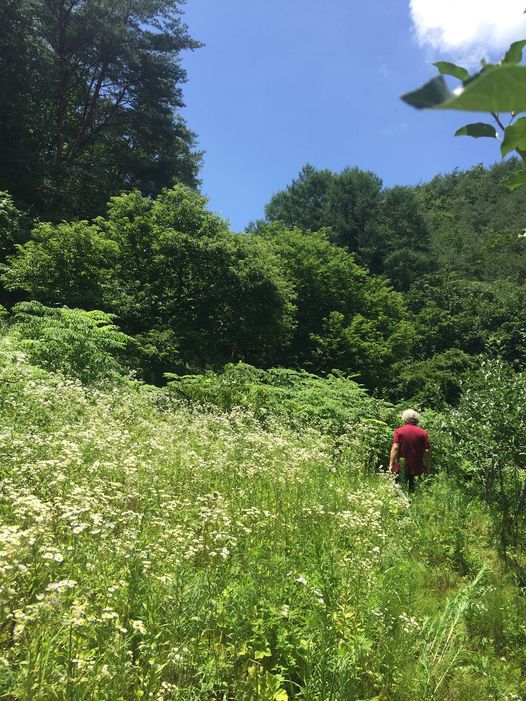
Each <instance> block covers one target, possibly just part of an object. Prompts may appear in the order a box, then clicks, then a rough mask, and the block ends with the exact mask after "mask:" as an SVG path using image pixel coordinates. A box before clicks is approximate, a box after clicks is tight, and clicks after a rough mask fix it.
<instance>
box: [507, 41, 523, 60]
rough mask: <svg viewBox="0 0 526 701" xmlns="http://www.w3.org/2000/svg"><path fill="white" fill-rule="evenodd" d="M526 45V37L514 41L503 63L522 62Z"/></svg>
mask: <svg viewBox="0 0 526 701" xmlns="http://www.w3.org/2000/svg"><path fill="white" fill-rule="evenodd" d="M525 46H526V39H521V40H520V41H514V42H513V44H512V45H511V46H510V48H509V49H508V50H507V51H506V53H505V55H504V58H503V59H502V63H520V62H521V61H522V50H523V48H524V47H525Z"/></svg>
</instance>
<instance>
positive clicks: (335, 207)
mask: <svg viewBox="0 0 526 701" xmlns="http://www.w3.org/2000/svg"><path fill="white" fill-rule="evenodd" d="M265 214H266V218H267V221H279V222H281V223H282V224H284V225H285V226H287V227H291V228H294V227H297V228H298V229H301V230H303V231H320V230H321V229H327V230H328V231H329V236H330V240H331V241H332V242H333V243H336V244H337V245H338V246H341V247H343V248H345V249H347V250H348V251H350V252H351V253H353V254H354V255H355V257H356V261H357V262H358V263H359V264H360V265H362V266H364V267H366V268H367V269H368V270H369V271H370V272H371V273H373V274H379V275H386V276H387V277H388V278H389V279H390V280H391V281H392V282H393V284H394V285H395V287H397V288H398V289H401V290H404V289H407V288H408V287H409V285H410V284H411V282H412V281H413V280H414V279H416V278H417V277H418V276H419V275H421V274H422V273H423V272H428V271H429V269H430V263H429V256H428V255H427V252H428V235H427V227H426V222H425V220H424V218H423V216H422V212H421V208H420V203H419V201H418V199H417V198H416V196H415V195H414V193H413V192H412V190H411V189H410V188H402V187H398V188H392V189H390V190H389V189H388V190H382V181H381V180H380V178H379V177H378V176H377V175H375V174H374V173H371V172H369V171H362V170H360V169H359V168H345V169H344V170H343V171H342V172H341V173H333V172H332V171H330V170H316V169H315V168H313V167H312V166H309V165H307V166H305V167H304V168H303V169H302V170H301V171H300V174H299V176H298V178H297V179H296V180H293V182H292V183H291V184H290V185H289V186H288V187H287V189H286V190H283V191H282V192H278V193H277V194H276V195H274V196H273V197H272V199H271V200H270V202H269V203H268V204H267V206H266V208H265Z"/></svg>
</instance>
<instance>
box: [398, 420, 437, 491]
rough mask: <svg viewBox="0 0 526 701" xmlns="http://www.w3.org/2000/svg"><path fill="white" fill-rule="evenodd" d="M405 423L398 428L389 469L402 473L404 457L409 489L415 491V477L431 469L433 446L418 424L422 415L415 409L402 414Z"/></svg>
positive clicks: (425, 432)
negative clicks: (400, 462)
mask: <svg viewBox="0 0 526 701" xmlns="http://www.w3.org/2000/svg"><path fill="white" fill-rule="evenodd" d="M402 420H403V422H404V425H403V426H401V427H400V428H397V429H396V431H395V432H394V436H393V445H392V448H391V455H390V457H389V471H390V472H394V473H396V474H397V475H398V474H399V473H400V464H399V458H403V466H404V473H405V477H406V479H407V485H408V491H409V492H414V491H415V477H416V476H417V475H422V474H423V473H425V472H430V470H431V448H430V446H429V436H428V434H427V431H424V430H423V429H422V428H420V427H419V426H418V422H419V421H420V416H419V414H417V412H416V411H413V409H406V411H404V412H403V414H402Z"/></svg>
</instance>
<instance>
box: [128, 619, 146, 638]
mask: <svg viewBox="0 0 526 701" xmlns="http://www.w3.org/2000/svg"><path fill="white" fill-rule="evenodd" d="M131 625H132V630H135V631H137V633H140V634H141V635H144V634H145V633H146V628H145V626H144V623H143V622H142V621H140V620H136V621H132V622H131Z"/></svg>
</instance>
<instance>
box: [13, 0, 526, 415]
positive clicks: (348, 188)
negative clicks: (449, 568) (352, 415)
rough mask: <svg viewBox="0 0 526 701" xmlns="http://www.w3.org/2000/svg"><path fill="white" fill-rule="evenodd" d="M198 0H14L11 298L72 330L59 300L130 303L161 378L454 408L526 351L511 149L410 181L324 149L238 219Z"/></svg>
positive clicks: (131, 345)
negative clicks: (254, 381) (492, 364)
mask: <svg viewBox="0 0 526 701" xmlns="http://www.w3.org/2000/svg"><path fill="white" fill-rule="evenodd" d="M181 4H182V3H181V2H180V1H179V0H156V1H155V2H150V0H136V1H135V2H133V3H130V2H127V1H125V0H105V2H103V3H100V2H94V1H93V0H48V1H47V2H43V1H42V0H21V1H20V0H17V1H16V2H15V1H14V0H7V1H6V2H4V3H2V6H1V7H0V20H1V21H0V35H1V36H0V38H1V41H0V57H1V59H2V68H3V70H2V71H0V127H1V128H0V190H3V191H4V194H2V196H1V197H0V263H1V264H2V275H1V285H2V290H1V294H2V300H1V301H2V302H3V304H4V305H5V307H7V308H8V309H10V308H11V307H12V306H13V304H16V303H19V302H22V301H29V300H34V301H36V302H38V303H39V304H40V306H39V305H38V304H37V305H33V306H32V307H30V308H29V307H26V308H25V311H24V314H25V315H26V317H27V315H28V314H29V315H30V314H33V316H35V317H36V318H41V319H43V318H45V319H47V322H46V323H50V319H53V320H54V321H53V324H54V327H53V328H54V329H55V331H54V333H58V330H57V329H58V328H64V329H66V327H67V323H70V322H71V319H72V318H73V317H71V318H70V317H67V315H66V316H64V315H62V316H61V315H58V316H57V315H56V314H55V315H54V314H52V313H50V312H49V311H45V310H44V307H42V305H45V306H46V307H48V308H51V309H53V308H56V307H62V306H68V307H72V308H73V307H74V308H80V309H84V310H88V311H90V310H91V311H93V310H100V311H102V312H104V313H105V314H110V315H112V316H111V317H110V318H111V319H113V321H114V323H115V324H117V325H118V327H119V328H120V330H121V332H122V333H124V334H126V335H127V336H128V337H129V338H130V339H132V340H131V341H130V342H127V344H125V345H126V346H127V350H126V353H127V354H128V360H127V362H128V364H129V365H130V366H131V367H132V368H133V369H135V370H136V372H137V373H138V374H139V375H140V376H141V377H143V378H144V379H146V380H148V381H151V382H156V383H160V382H163V381H164V380H163V378H164V373H166V372H176V373H180V374H186V373H197V372H202V371H205V370H208V369H210V370H220V369H221V368H222V367H223V366H224V365H225V364H227V363H232V362H238V361H244V362H247V363H250V364H252V365H255V366H257V367H260V368H269V367H273V366H281V367H288V368H293V369H304V370H307V371H309V372H312V373H316V374H319V375H326V374H328V373H330V372H331V371H333V370H337V371H339V372H342V373H345V374H347V375H351V376H353V377H355V378H356V379H357V380H358V381H359V382H361V383H362V384H364V385H365V386H366V387H367V388H369V389H371V390H374V391H375V392H377V393H380V394H382V395H384V396H386V397H388V398H390V399H395V400H396V399H397V398H399V397H404V398H412V399H413V400H414V401H415V402H416V403H417V404H419V405H420V406H434V407H439V406H441V405H442V404H443V403H444V402H449V403H455V402H456V401H457V399H458V396H459V393H460V387H461V384H462V381H463V378H465V377H466V376H467V375H470V374H471V373H473V372H474V371H476V369H477V368H478V366H479V364H480V361H481V359H482V358H487V357H489V358H494V357H498V358H501V359H505V360H506V361H507V362H509V363H510V364H511V365H512V367H514V368H515V369H516V370H521V369H523V368H524V366H525V364H526V331H525V321H526V319H525V315H526V312H525V311H524V310H525V309H526V305H525V304H524V301H525V289H526V288H525V286H524V285H525V274H526V257H525V253H524V248H525V246H526V241H523V240H522V239H521V237H520V234H521V232H522V230H523V228H524V220H523V216H522V213H523V212H524V209H525V208H524V205H525V201H526V194H524V192H523V191H522V190H518V191H516V192H514V193H509V192H508V191H507V190H506V189H505V188H504V187H503V186H501V185H500V184H499V182H500V181H501V180H502V178H503V177H504V176H505V175H506V174H507V173H508V172H509V171H511V170H512V169H513V167H514V166H513V163H512V162H510V161H508V162H504V163H501V164H499V165H496V166H494V167H493V168H490V169H485V168H483V167H482V166H477V167H475V168H473V169H471V170H468V171H466V172H455V173H452V174H448V175H443V176H437V177H436V178H434V179H433V180H432V181H431V182H429V183H426V184H423V185H421V186H419V187H392V188H385V187H384V186H383V184H382V181H381V179H380V178H379V177H378V176H377V175H375V174H374V173H371V172H365V171H362V170H360V169H358V168H347V169H345V170H343V171H342V172H340V173H334V172H332V171H330V170H318V169H316V168H314V167H312V166H305V167H304V168H303V169H302V170H301V171H300V173H299V175H298V177H297V178H296V179H295V180H294V181H293V182H292V183H291V184H290V185H289V186H288V187H286V188H285V189H284V190H283V191H281V192H279V193H277V194H276V195H274V197H272V199H271V201H270V202H269V203H268V205H267V207H266V209H265V218H264V219H263V220H261V221H257V222H255V223H253V224H251V225H250V226H249V227H248V229H247V231H246V232H245V234H241V235H240V234H234V233H232V232H231V231H229V229H228V226H227V224H226V223H225V222H224V221H223V220H222V219H221V218H219V217H218V216H216V215H214V214H212V213H211V212H210V211H208V209H207V204H206V200H205V199H204V198H203V197H201V196H200V195H199V194H198V192H197V189H196V188H197V185H198V180H197V176H198V164H199V154H198V152H197V151H196V149H195V139H194V135H193V134H192V133H191V132H190V131H189V129H188V128H187V126H186V124H185V123H184V120H183V119H182V117H181V115H180V108H181V106H182V104H183V102H182V91H181V86H182V84H183V82H184V80H185V73H184V71H183V69H182V68H181V66H180V55H181V52H182V51H184V50H188V49H194V48H197V47H198V46H199V44H198V42H196V41H195V40H194V39H192V38H191V37H190V35H189V33H188V30H187V28H186V26H185V25H184V24H183V23H182V18H181ZM174 183H175V184H174ZM17 309H20V307H17ZM31 310H32V311H31ZM16 314H20V312H17V311H15V315H16ZM6 318H9V317H6ZM101 318H102V317H101ZM67 319H69V322H67ZM26 321H27V319H26ZM38 323H40V322H38ZM38 323H37V324H36V326H38ZM61 325H62V326H61ZM64 325H66V326H64ZM39 328H40V327H39ZM66 330H67V329H66ZM65 332H66V331H65ZM68 333H69V331H68Z"/></svg>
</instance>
